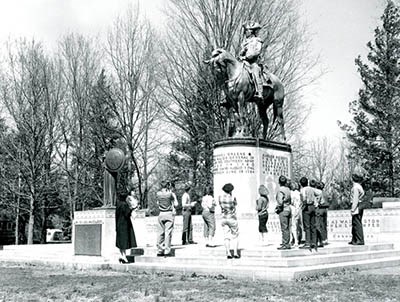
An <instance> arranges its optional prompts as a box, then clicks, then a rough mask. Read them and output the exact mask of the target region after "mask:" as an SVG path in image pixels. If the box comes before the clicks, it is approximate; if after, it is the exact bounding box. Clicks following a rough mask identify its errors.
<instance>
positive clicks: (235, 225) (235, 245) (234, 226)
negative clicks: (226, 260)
mask: <svg viewBox="0 0 400 302" xmlns="http://www.w3.org/2000/svg"><path fill="white" fill-rule="evenodd" d="M231 233H232V238H233V239H232V246H233V257H234V258H240V256H239V252H238V250H239V224H238V221H237V220H236V219H232V220H231Z"/></svg>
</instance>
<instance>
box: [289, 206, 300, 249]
mask: <svg viewBox="0 0 400 302" xmlns="http://www.w3.org/2000/svg"><path fill="white" fill-rule="evenodd" d="M291 209H292V213H293V214H292V218H291V228H290V237H291V239H290V242H293V244H294V246H298V245H299V241H298V237H297V217H296V213H295V210H296V209H295V208H294V207H291Z"/></svg>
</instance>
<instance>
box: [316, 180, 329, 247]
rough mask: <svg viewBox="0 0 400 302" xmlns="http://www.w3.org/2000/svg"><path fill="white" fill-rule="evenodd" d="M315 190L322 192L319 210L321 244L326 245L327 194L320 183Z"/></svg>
mask: <svg viewBox="0 0 400 302" xmlns="http://www.w3.org/2000/svg"><path fill="white" fill-rule="evenodd" d="M317 188H318V189H320V190H321V191H322V195H321V202H320V204H319V209H320V211H321V216H322V234H321V235H322V243H323V244H324V245H327V244H328V208H329V205H330V202H329V197H328V194H327V193H326V192H325V190H324V189H325V184H324V183H323V182H322V181H321V182H319V183H318V184H317Z"/></svg>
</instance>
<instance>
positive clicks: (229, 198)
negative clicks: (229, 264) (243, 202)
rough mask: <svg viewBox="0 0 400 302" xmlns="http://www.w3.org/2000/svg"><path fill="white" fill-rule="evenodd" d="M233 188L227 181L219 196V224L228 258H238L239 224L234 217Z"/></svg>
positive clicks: (235, 202) (234, 198)
mask: <svg viewBox="0 0 400 302" xmlns="http://www.w3.org/2000/svg"><path fill="white" fill-rule="evenodd" d="M233 189H234V187H233V185H232V184H231V183H227V184H225V185H224V186H223V187H222V191H223V192H224V193H223V194H222V195H221V196H219V205H220V207H221V210H222V221H221V226H222V229H223V230H224V243H225V252H226V257H227V258H228V259H232V258H240V255H239V254H238V246H239V240H238V236H239V225H238V221H237V217H236V206H237V201H236V197H234V196H233V195H232V191H233ZM231 243H232V246H233V255H232V254H231V251H230V248H231Z"/></svg>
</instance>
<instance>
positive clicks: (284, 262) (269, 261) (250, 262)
mask: <svg viewBox="0 0 400 302" xmlns="http://www.w3.org/2000/svg"><path fill="white" fill-rule="evenodd" d="M397 256H399V257H400V251H399V250H384V251H363V252H350V253H341V254H332V255H329V254H322V255H319V254H318V253H313V255H312V256H311V257H303V256H299V257H263V258H261V257H260V258H256V257H246V256H243V255H242V257H241V258H240V259H227V258H226V256H223V257H221V256H218V257H216V256H211V257H210V256H175V257H168V258H166V257H157V256H137V257H134V261H135V263H139V262H140V263H143V262H154V263H164V262H167V263H176V265H182V264H184V265H186V264H187V265H190V264H192V265H195V264H199V265H216V266H219V265H221V266H224V265H227V263H228V264H229V265H233V266H260V267H299V266H313V265H319V264H332V263H338V262H348V261H355V260H368V259H379V258H385V257H397Z"/></svg>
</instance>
